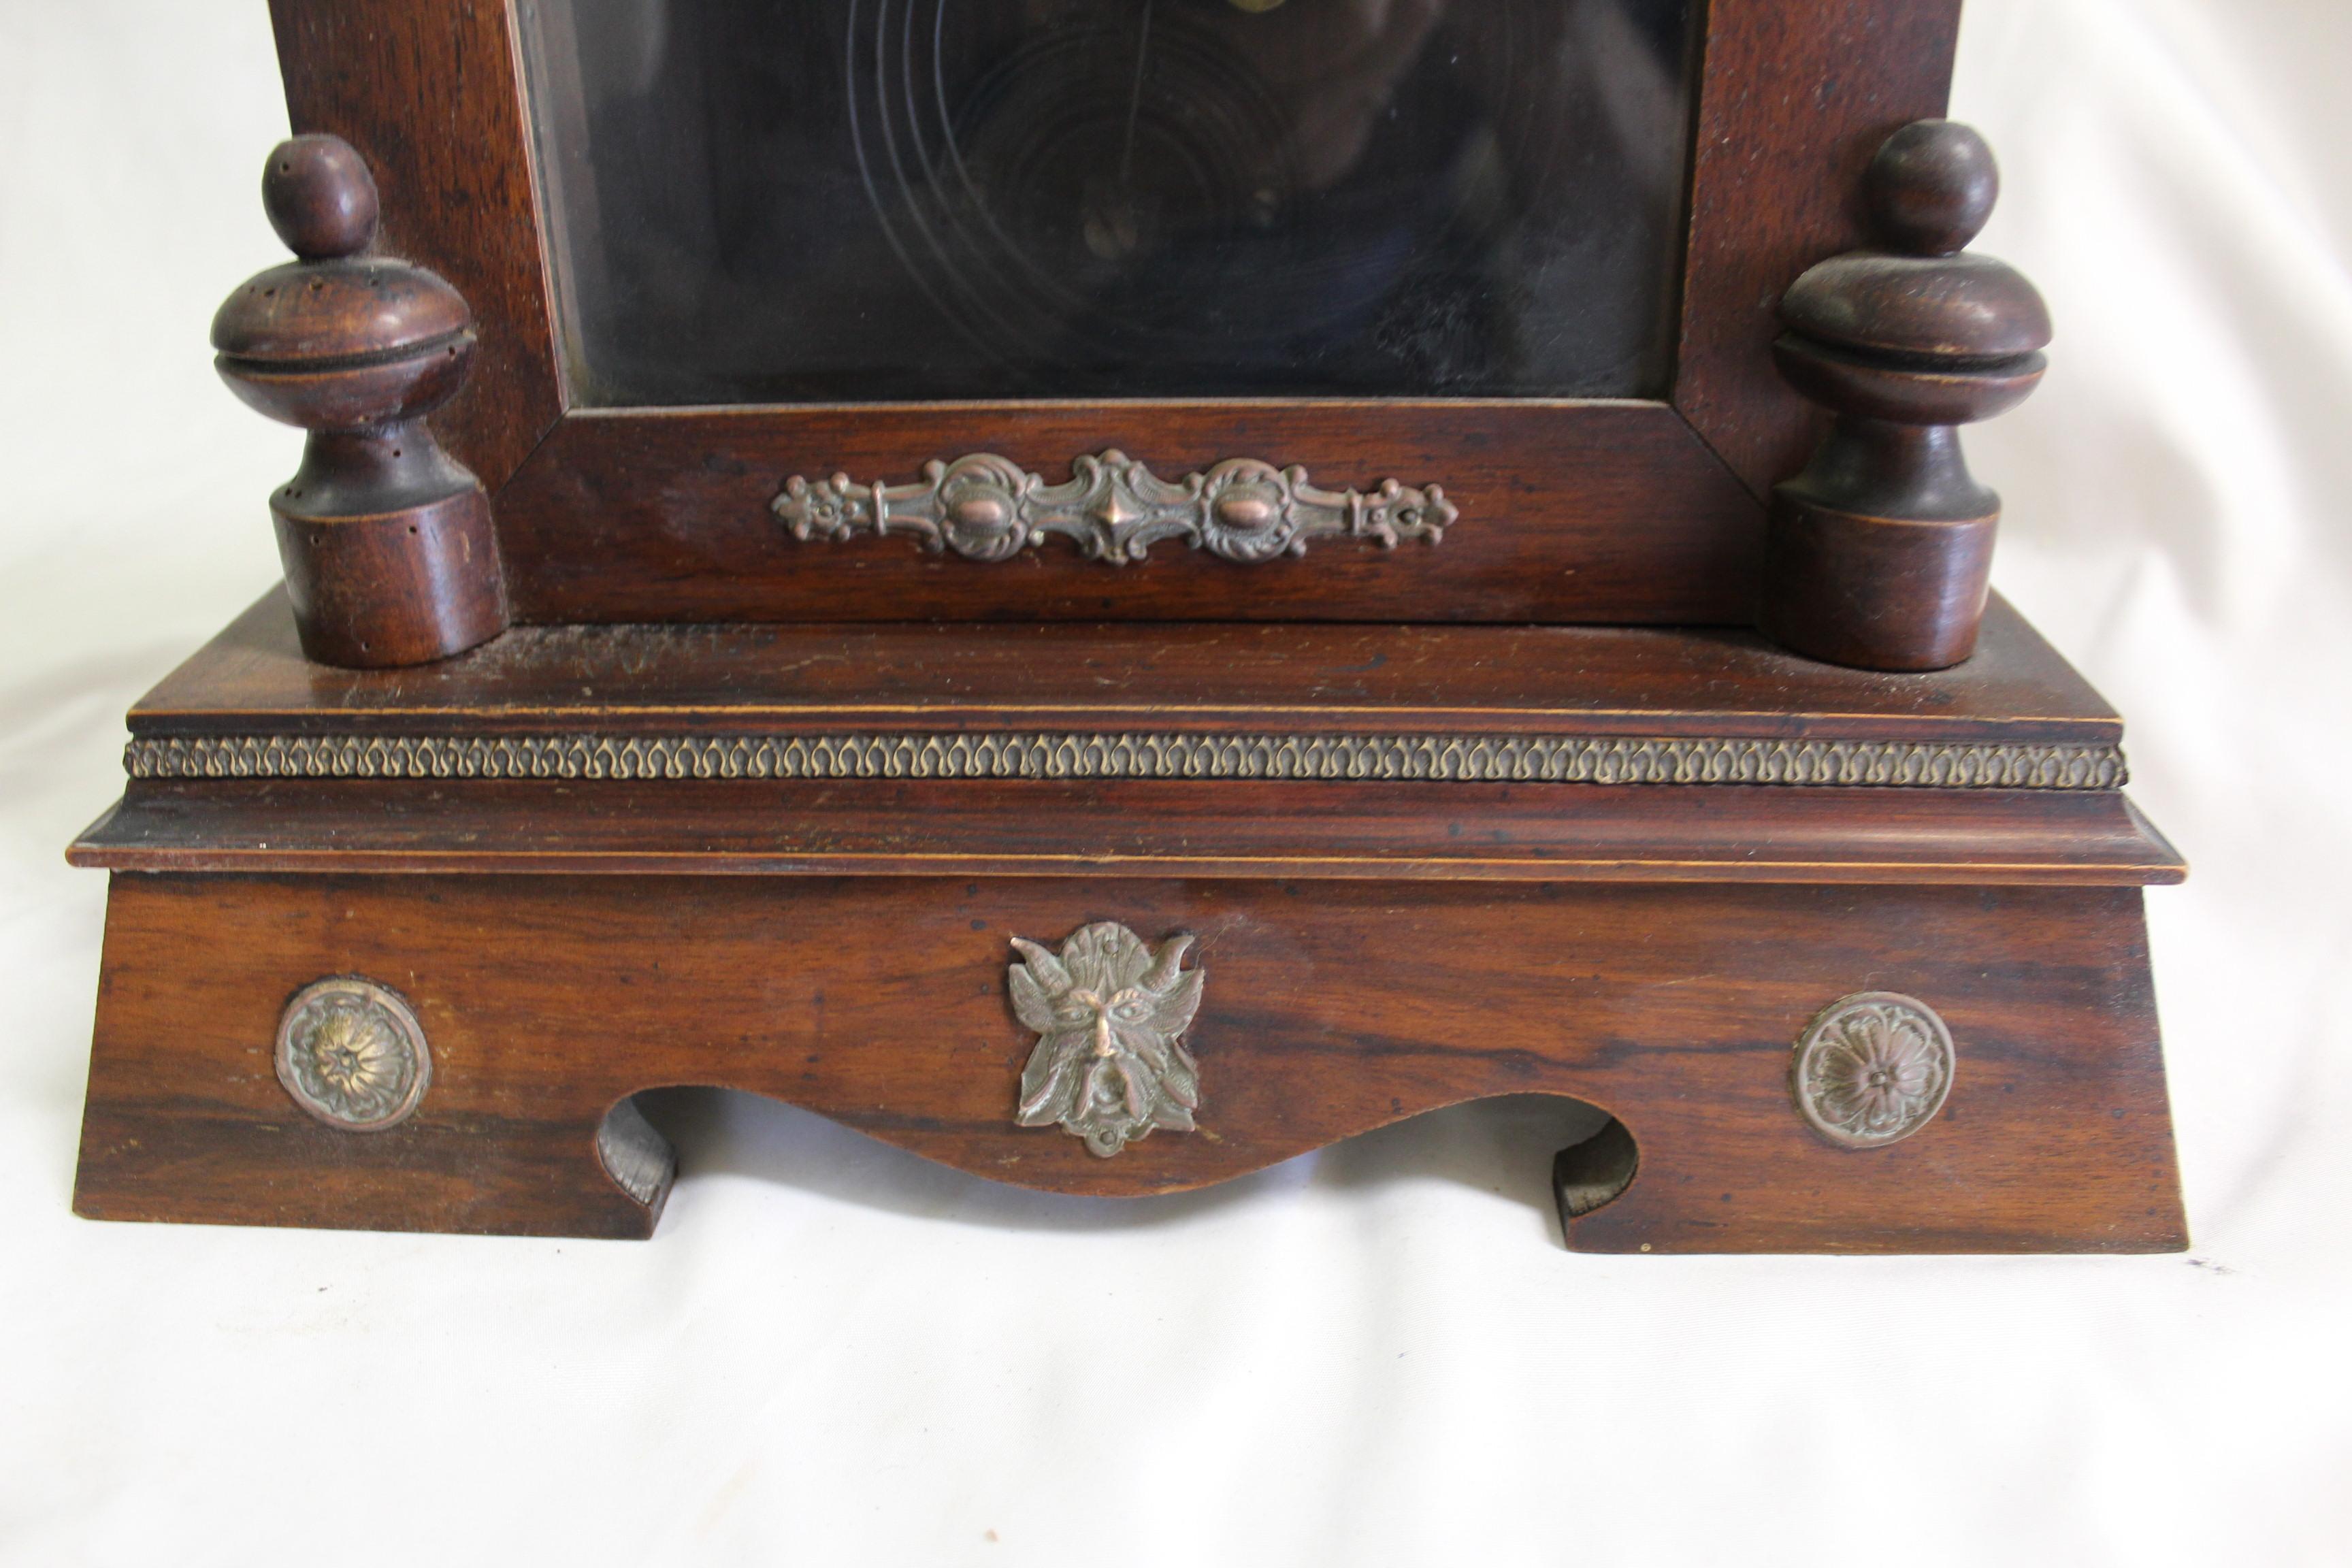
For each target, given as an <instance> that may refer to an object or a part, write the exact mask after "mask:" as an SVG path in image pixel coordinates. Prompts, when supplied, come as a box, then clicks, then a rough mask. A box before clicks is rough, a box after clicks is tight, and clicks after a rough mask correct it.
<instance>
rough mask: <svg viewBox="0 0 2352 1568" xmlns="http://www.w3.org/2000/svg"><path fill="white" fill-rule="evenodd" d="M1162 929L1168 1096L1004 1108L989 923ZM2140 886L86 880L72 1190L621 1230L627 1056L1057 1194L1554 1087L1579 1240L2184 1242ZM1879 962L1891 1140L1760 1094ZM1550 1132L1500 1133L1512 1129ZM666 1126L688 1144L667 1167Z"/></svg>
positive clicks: (685, 1080) (1206, 1171) (372, 1220)
mask: <svg viewBox="0 0 2352 1568" xmlns="http://www.w3.org/2000/svg"><path fill="white" fill-rule="evenodd" d="M1105 919H1108V920H1117V921H1122V922H1124V923H1126V924H1127V925H1129V927H1131V928H1132V929H1134V930H1135V931H1138V932H1139V934H1141V935H1143V936H1144V937H1145V938H1146V939H1147V940H1149V941H1152V942H1158V941H1159V940H1160V939H1161V938H1162V937H1164V936H1166V935H1170V934H1173V933H1175V932H1178V931H1183V932H1188V933H1191V934H1192V935H1193V936H1194V937H1195V938H1196V939H1197V940H1198V942H1199V950H1198V951H1199V963H1200V964H1201V966H1202V969H1203V971H1204V972H1205V974H1206V976H1207V980H1206V986H1205V993H1204V999H1203V1001H1202V1006H1201V1010H1200V1013H1199V1016H1198V1019H1197V1021H1196V1023H1195V1025H1194V1026H1193V1029H1192V1035H1191V1037H1190V1038H1191V1040H1192V1047H1193V1049H1194V1052H1195V1054H1196V1056H1197V1057H1198V1058H1199V1060H1200V1062H1201V1064H1202V1082H1203V1086H1204V1100H1203V1104H1202V1115H1201V1127H1202V1131H1199V1132H1197V1133H1193V1134H1190V1135H1178V1134H1171V1133H1166V1132H1160V1133H1155V1134H1154V1135H1152V1136H1151V1137H1150V1138H1149V1139H1147V1140H1145V1141H1143V1142H1139V1143H1137V1144H1134V1145H1133V1146H1131V1147H1130V1148H1129V1150H1128V1151H1127V1152H1125V1153H1123V1154H1121V1155H1120V1156H1118V1157H1117V1158H1114V1159H1110V1160H1103V1159H1098V1158H1097V1157H1095V1156H1093V1155H1091V1154H1089V1153H1087V1152H1086V1150H1085V1149H1084V1147H1083V1146H1082V1145H1081V1144H1080V1143H1079V1142H1077V1141H1076V1140H1075V1139H1073V1138H1070V1137H1067V1136H1066V1135H1064V1134H1063V1133H1062V1132H1061V1131H1058V1130H1056V1129H1050V1128H1049V1129H1042V1130H1033V1129H1021V1128H1018V1127H1016V1126H1014V1125H1013V1099H1014V1086H1015V1084H1016V1082H1017V1079H1018V1077H1019V1073H1020V1068H1021V1065H1022V1062H1023V1061H1024V1058H1025V1057H1026V1055H1027V1053H1028V1050H1029V1047H1030V1046H1031V1044H1032V1043H1033V1040H1034V1037H1032V1036H1030V1035H1028V1034H1027V1033H1026V1032H1025V1031H1024V1030H1023V1029H1022V1028H1021V1027H1020V1026H1019V1025H1018V1023H1017V1021H1016V1020H1015V1019H1014V1018H1013V1015H1012V1013H1011V1011H1010V1008H1009V1005H1008V1002H1007V998H1006V994H1005V990H1004V987H1005V968H1006V963H1007V961H1008V959H1009V958H1010V956H1011V950H1010V948H1009V945H1008V943H1009V940H1010V938H1012V937H1013V936H1015V935H1020V936H1025V937H1028V938H1030V939H1032V940H1037V941H1045V942H1059V941H1061V940H1062V939H1063V938H1064V937H1065V936H1066V935H1067V934H1068V933H1069V932H1070V931H1073V930H1075V929H1076V927H1077V926H1079V925H1081V924H1084V923H1086V922H1087V921H1095V920H1105ZM2141 932H2142V928H2141V923H2140V915H2139V906H2138V895H2137V893H2135V892H2132V891H2129V890H2126V889H2021V888H1968V889H1921V888H1883V889H1868V888H1807V887H1792V888H1770V889H1762V888H1758V889H1738V888H1671V887H1644V888H1622V887H1613V888H1612V887H1595V886H1570V885H1565V884H1553V885H1542V886H1531V887H1525V888H1517V889H1495V888H1480V889H1465V888H1458V887H1448V886H1444V885H1441V884H1419V885H1408V884H1400V883H1342V882H1318V881H1297V882H1284V881H1256V882H1223V881H1214V880H1192V881H1184V880H1167V879H1146V880H1128V881H1101V882H1076V881H1069V880H1058V879H1001V880H984V879H983V880H972V881H959V880H953V879H907V880H886V881H875V880H858V879H853V880H846V881H835V880H829V879H723V878H698V879H674V880H669V881H666V882H662V883H659V884H648V883H647V882H646V881H645V880H643V879H596V878H505V877H457V878H446V877H370V878H354V877H298V878H250V879H247V878H233V877H208V878H183V877H137V876H125V877H119V878H117V879H116V883H115V890H114V894H113V899H112V901H111V904H110V911H109V919H108V931H107V959H106V976H105V981H104V984H103V988H102V991H101V994H100V1007H99V1021H98V1036H97V1044H96V1050H95V1056H94V1059H93V1064H92V1069H91V1079H90V1089H89V1111H88V1120H87V1123H86V1127H85V1131H84V1142H83V1148H82V1160H81V1173H80V1177H79V1186H78V1191H77V1199H76V1203H77V1207H78V1208H79V1211H80V1212H82V1213H84V1214H86V1215H94V1216H99V1217H110V1218H137V1219H176V1220H190V1221H202V1222H210V1223H238V1224H295V1225H328V1226H361V1227H373V1228H383V1229H448V1230H481V1231H502V1232H538V1233H550V1234H560V1235H605V1236H617V1235H642V1234H645V1233H646V1230H647V1229H648V1228H649V1226H650V1217H651V1216H650V1212H649V1210H648V1209H647V1208H646V1206H645V1205H639V1204H638V1203H636V1202H635V1201H634V1200H633V1199H631V1198H630V1197H628V1196H627V1195H626V1194H624V1193H623V1192H622V1191H621V1190H620V1189H619V1188H618V1187H617V1186H615V1185H614V1184H613V1183H612V1182H611V1181H610V1180H609V1179H608V1178H606V1177H605V1176H604V1174H603V1173H602V1172H601V1170H600V1169H599V1167H598V1165H597V1163H596V1158H595V1155H594V1152H593V1140H594V1134H595V1131H596V1128H597V1126H598V1124H599V1122H600V1121H601V1119H602V1118H603V1117H604V1114H605V1113H606V1111H607V1110H609V1109H610V1108H611V1107H612V1106H614V1104H615V1103H617V1102H618V1101H619V1100H621V1099H622V1098H624V1097H625V1096H626V1095H629V1094H631V1093H633V1092H635V1091H636V1090H639V1089H647V1088H652V1087H656V1086H657V1085H667V1084H719V1085H725V1086H730V1087H733V1088H738V1089H748V1090H751V1091H752V1092H755V1093H760V1094H764V1095H770V1096H773V1097H775V1098H778V1099H782V1100H790V1101H792V1102H793V1103H794V1104H798V1105H803V1106H806V1107H808V1108H810V1109H812V1110H817V1111H819V1112H821V1113H822V1114H824V1115H826V1116H828V1117H831V1118H834V1119H835V1120H836V1121H841V1122H843V1123H845V1125H847V1126H850V1127H853V1128H856V1129H857V1130H859V1131H863V1132H866V1133H867V1134H868V1135H870V1136H873V1137H876V1138H878V1139H881V1140H883V1141H885V1142H891V1143H895V1144H898V1145H899V1146H900V1147H903V1148H907V1149H910V1150H912V1151H914V1152H918V1153H919V1154H922V1155H924V1156H925V1157H927V1158H929V1159H934V1160H938V1161H940V1162H942V1163H947V1164H950V1165H953V1166H955V1167H957V1168H959V1169H961V1170H965V1171H969V1172H972V1173H978V1174H982V1175H986V1176H988V1177H991V1178H992V1179H995V1180H1002V1181H1010V1182H1014V1183H1018V1184H1024V1185H1028V1186H1034V1187H1039V1188H1045V1189H1048V1190H1052V1191H1057V1192H1070V1193H1088V1194H1113V1195H1143V1194H1152V1193H1159V1192H1171V1191H1179V1190H1182V1189H1185V1188H1189V1187H1193V1186H1198V1185H1201V1184H1207V1183H1211V1182H1216V1181H1221V1180H1224V1179H1227V1178H1229V1177H1232V1176H1235V1175H1239V1174H1242V1173H1245V1172H1248V1171H1251V1170H1255V1169H1257V1168H1260V1167H1262V1166H1264V1165H1266V1164H1268V1163H1273V1162H1276V1161H1279V1160H1283V1159H1286V1158H1288V1157H1290V1156H1292V1155H1295V1154H1298V1153H1301V1152H1306V1151H1307V1150H1309V1149H1314V1148H1317V1147H1319V1146H1321V1145H1323V1144H1326V1143H1328V1142H1333V1141H1334V1140H1336V1139H1339V1138H1344V1137H1348V1136H1350V1135H1352V1134H1354V1133H1358V1132H1361V1131H1367V1130H1369V1129H1370V1128H1373V1127H1377V1126H1381V1125H1383V1124H1385V1123H1388V1122H1391V1121H1397V1120H1400V1119H1402V1118H1403V1117H1406V1116H1411V1115H1413V1114H1415V1113H1417V1112H1419V1111H1423V1110H1429V1109H1431V1108H1433V1107H1436V1106H1439V1105H1444V1104H1450V1103H1454V1102H1455V1101H1458V1100H1465V1099H1474V1098H1478V1097H1481V1096H1486V1095H1495V1094H1507V1093H1529V1092H1534V1093H1554V1094H1564V1095H1573V1096H1577V1097H1580V1098H1582V1099H1585V1100H1590V1101H1591V1102H1593V1103H1595V1104H1597V1105H1599V1106H1601V1107H1602V1108H1603V1109H1605V1110H1609V1111H1610V1112H1611V1113H1612V1115H1614V1116H1615V1117H1617V1118H1618V1119H1619V1120H1620V1121H1622V1123H1623V1124H1624V1125H1625V1126H1626V1127H1627V1128H1628V1129H1630V1131H1631V1132H1632V1134H1633V1138H1634V1139H1635V1141H1636V1142H1637V1144H1638V1146H1639V1150H1640V1156H1641V1169H1640V1174H1639V1175H1638V1176H1637V1178H1636V1179H1635V1181H1634V1182H1633V1185H1632V1187H1631V1188H1630V1189H1629V1190H1628V1191H1627V1192H1626V1193H1625V1194H1624V1195H1623V1196H1622V1198H1620V1199H1619V1200H1618V1201H1617V1202H1616V1203H1614V1204H1612V1205H1609V1206H1607V1207H1605V1208H1602V1209H1601V1210H1600V1211H1598V1212H1597V1213H1594V1214H1592V1215H1589V1216H1586V1217H1584V1218H1582V1219H1580V1220H1579V1221H1577V1222H1576V1225H1575V1226H1574V1235H1573V1244H1574V1245H1576V1246H1579V1247H1591V1248H1595V1249H1600V1250H1632V1249H1634V1248H1637V1247H1647V1248H1651V1249H1654V1250H1656V1251H1661V1252H1666V1251H1743V1250H1841V1251H1972V1250H2036V1249H2060V1250H2092V1251H2137V1250H2160V1249H2164V1248H2170V1247H2179V1246H2181V1245H2182V1244H2183V1240H2184V1237H2183V1231H2182V1227H2181V1216H2180V1209H2179V1194H2178V1184H2177V1177H2176V1175H2175V1172H2174V1168H2173V1162H2172V1152H2171V1142H2170V1129H2169V1121H2168V1110H2167V1107H2166V1103H2165V1098H2164V1089H2163V1076H2162V1070H2161V1066H2160V1062H2159V1058H2158V1046H2157V1036H2156V1027H2155V1019H2154V1014H2153V1010H2152V1006H2151V1001H2150V995H2149V989H2148V983H2147V954H2146V950H2145V942H2144V939H2143V936H2142V934H2141ZM329 974H358V975H364V976H366V977H368V978H370V979H372V980H374V981H376V982H378V983H379V984H385V985H389V986H391V987H392V988H394V990H395V991H397V992H398V993H399V994H402V995H403V996H404V997H405V998H406V999H407V1001H408V1002H409V1004H410V1005H412V1006H413V1007H414V1008H415V1011H416V1013H417V1016H419V1017H420V1019H421V1020H422V1021H423V1024H424V1027H425V1033H426V1035H427V1037H428V1038H429V1040H430V1042H431V1048H432V1050H433V1053H434V1075H433V1086H432V1089H431V1090H430V1092H429V1093H428V1094H427V1096H426V1098H425V1102H424V1104H423V1106H422V1108H421V1109H420V1110H419V1111H418V1113H417V1115H416V1117H415V1119H414V1120H413V1121H410V1122H408V1123H405V1124H404V1125H403V1126H401V1127H398V1128H395V1129H394V1130H392V1131H385V1132H379V1133H368V1134H355V1133H348V1132H341V1131H335V1130H332V1129H331V1128H328V1127H326V1126H324V1125H321V1124H320V1123H317V1122H314V1121H310V1119H309V1118H308V1117H306V1116H304V1115H303V1114H301V1113H300V1112H299V1111H298V1110H296V1109H295V1107H294V1106H293V1105H292V1103H291V1102H290V1101H289V1100H288V1098H287V1097H286V1094H285V1092H284V1090H283V1089H281V1088H280V1087H279V1085H278V1082H277V1080H276V1078H275V1076H274V1075H273V1072H272V1070H271V1065H270V1049H271V1039H272V1035H273V1032H274V1030H275V1028H276V1026H277V1023H278V1013H279V1010H280V1009H281V1008H282V1007H283V1006H284V1005H285V1004H286V1001H287V999H288V997H289V996H290V995H291V994H293V993H294V992H295V991H296V990H297V989H299V987H300V986H302V985H304V984H308V983H309V982H310V981H312V980H315V979H317V978H319V977H320V976H321V975H329ZM1866 990H1895V991H1900V992H1903V993H1905V994H1909V995H1912V996H1916V997H1918V998H1920V999H1921V1000H1923V1001H1925V1002H1927V1004H1928V1005H1931V1006H1933V1007H1935V1008H1937V1010H1938V1011H1939V1012H1940V1013H1941V1014H1942V1015H1943V1016H1944V1017H1945V1019H1946V1020H1947V1021H1948V1024H1949V1026H1950V1027H1951V1030H1952V1033H1953V1035H1954V1037H1955V1038H1956V1040H1957V1041H1958V1053H1959V1054H1958V1068H1957V1071H1956V1074H1955V1086H1954V1088H1953V1090H1952V1093H1951V1097H1950V1099H1949V1101H1948V1104H1947V1105H1946V1107H1945V1109H1944V1110H1943V1111H1942V1112H1941V1113H1940V1114H1939V1115H1938V1116H1937V1119H1936V1120H1935V1121H1932V1122H1930V1123H1929V1124H1928V1125H1927V1127H1926V1128H1925V1129H1923V1130H1922V1131H1920V1132H1918V1133H1917V1134H1916V1135H1915V1136H1913V1137H1912V1138H1910V1139H1908V1140H1906V1142H1901V1143H1898V1144H1895V1145H1893V1146H1891V1147H1888V1148H1884V1149H1878V1150H1872V1151H1854V1150H1849V1149H1843V1148H1838V1147H1834V1146H1832V1145H1830V1144H1828V1143H1826V1142H1823V1141H1822V1140H1821V1139H1820V1138H1819V1137H1818V1135H1816V1134H1814V1133H1812V1132H1811V1131H1809V1130H1808V1129H1807V1128H1806V1126H1805V1124H1804V1123H1803V1122H1802V1121H1801V1120H1800V1118H1799V1116H1798V1115H1797V1113H1796V1111H1795V1110H1794V1109H1793V1108H1792V1106H1791V1104H1790V1091H1789V1087H1788V1077H1789V1068H1790V1049H1791V1045H1792V1042H1793V1041H1794V1039H1795V1037H1796V1036H1797V1034H1798V1032H1799V1031H1800V1029H1801V1027H1802V1026H1803V1025H1804V1024H1805V1022H1806V1020H1807V1019H1808V1018H1810V1017H1811V1016H1812V1015H1813V1014H1814V1013H1815V1012H1816V1011H1817V1010H1818V1009H1820V1008H1821V1007H1822V1006H1823V1005H1826V1004H1828V1003H1829V1002H1831V1001H1832V1000H1834V999H1836V998H1837V997H1839V996H1841V995H1844V994H1850V993H1853V992H1858V991H1866ZM1551 1153H1552V1151H1550V1150H1548V1149H1547V1150H1529V1151H1528V1156H1527V1157H1528V1159H1529V1160H1531V1161H1549V1158H1550V1156H1551ZM691 1158H692V1152H691V1151H690V1150H689V1151H688V1161H689V1164H690V1162H691Z"/></svg>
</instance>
